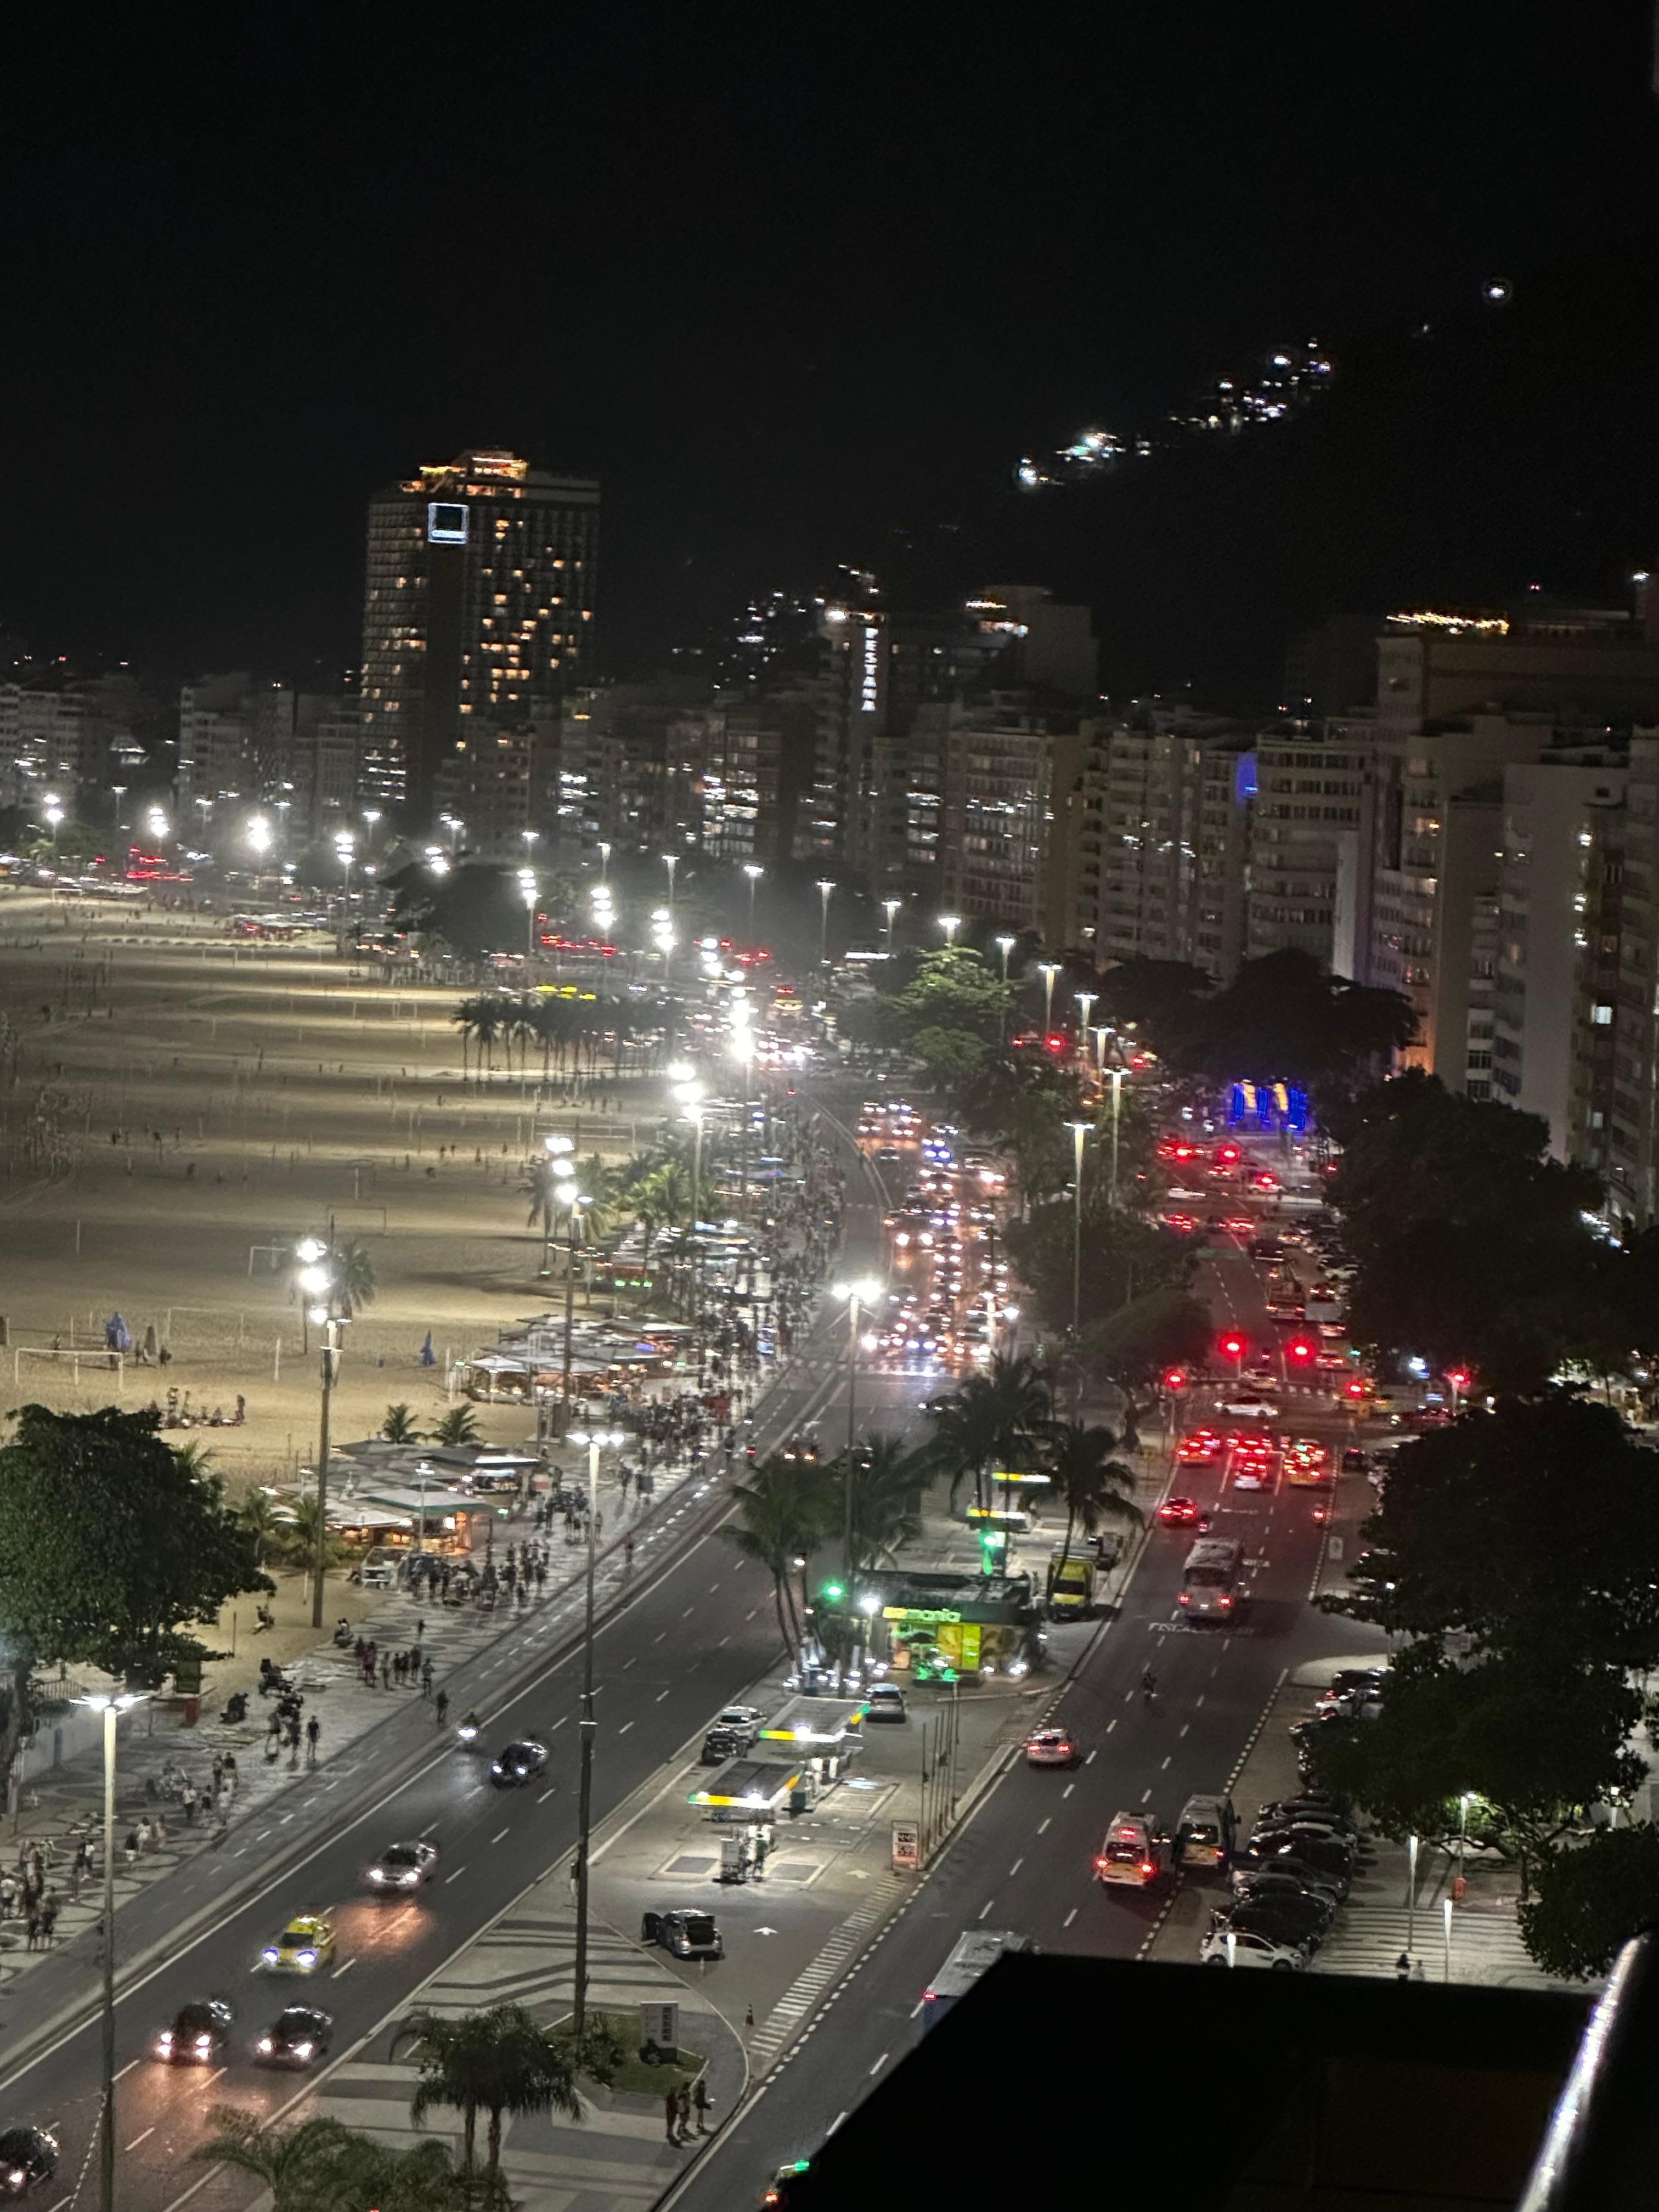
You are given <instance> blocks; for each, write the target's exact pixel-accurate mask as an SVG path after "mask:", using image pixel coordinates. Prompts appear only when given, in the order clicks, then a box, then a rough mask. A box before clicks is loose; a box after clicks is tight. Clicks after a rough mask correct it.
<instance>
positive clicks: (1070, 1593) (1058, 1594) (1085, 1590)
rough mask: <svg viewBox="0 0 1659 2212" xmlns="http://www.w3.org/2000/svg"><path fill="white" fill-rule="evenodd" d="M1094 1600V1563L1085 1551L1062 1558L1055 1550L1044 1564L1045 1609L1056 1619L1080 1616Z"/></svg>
mask: <svg viewBox="0 0 1659 2212" xmlns="http://www.w3.org/2000/svg"><path fill="white" fill-rule="evenodd" d="M1094 1601H1095V1563H1094V1561H1093V1559H1091V1558H1090V1556H1089V1554H1088V1553H1086V1552H1071V1553H1067V1554H1066V1557H1065V1558H1064V1559H1061V1557H1060V1552H1059V1551H1056V1552H1055V1553H1054V1556H1053V1558H1052V1559H1050V1561H1049V1564H1048V1611H1049V1613H1050V1614H1051V1615H1052V1616H1053V1617H1054V1620H1082V1619H1083V1618H1084V1616H1085V1614H1086V1613H1088V1612H1089V1611H1090V1610H1091V1607H1093V1605H1094Z"/></svg>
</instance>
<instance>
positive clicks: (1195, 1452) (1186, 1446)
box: [1176, 1429, 1221, 1467]
mask: <svg viewBox="0 0 1659 2212" xmlns="http://www.w3.org/2000/svg"><path fill="white" fill-rule="evenodd" d="M1220 1450H1221V1439H1220V1437H1218V1436H1217V1434H1216V1433H1215V1431H1214V1430H1213V1429H1194V1430H1193V1431H1192V1432H1191V1434H1190V1435H1188V1436H1184V1437H1182V1439H1181V1443H1180V1445H1179V1446H1178V1448H1177V1449H1176V1458H1177V1459H1178V1460H1179V1461H1180V1462H1181V1464H1182V1466H1183V1467H1208V1466H1209V1465H1210V1464H1211V1462H1212V1461H1213V1460H1214V1459H1216V1458H1217V1457H1218V1455H1219V1454H1220Z"/></svg>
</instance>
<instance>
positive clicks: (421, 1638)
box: [415, 1613, 426, 1644]
mask: <svg viewBox="0 0 1659 2212" xmlns="http://www.w3.org/2000/svg"><path fill="white" fill-rule="evenodd" d="M425 1640H426V1615H425V1614H424V1613H416V1616H415V1641H416V1643H417V1644H422V1643H424V1642H425Z"/></svg>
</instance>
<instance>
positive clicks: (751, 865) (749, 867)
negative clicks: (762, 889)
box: [743, 860, 766, 938]
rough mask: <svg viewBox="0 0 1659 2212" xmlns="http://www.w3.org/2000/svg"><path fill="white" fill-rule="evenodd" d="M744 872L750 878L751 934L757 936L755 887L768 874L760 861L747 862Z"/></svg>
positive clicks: (745, 862)
mask: <svg viewBox="0 0 1659 2212" xmlns="http://www.w3.org/2000/svg"><path fill="white" fill-rule="evenodd" d="M743 872H744V875H745V876H747V877H748V878H749V934H750V937H751V938H752V937H753V935H754V934H755V886H756V884H757V883H758V882H759V881H760V879H761V878H762V877H763V875H764V874H765V873H766V871H765V869H764V868H763V867H762V866H761V864H760V862H759V861H758V860H745V861H744V864H743Z"/></svg>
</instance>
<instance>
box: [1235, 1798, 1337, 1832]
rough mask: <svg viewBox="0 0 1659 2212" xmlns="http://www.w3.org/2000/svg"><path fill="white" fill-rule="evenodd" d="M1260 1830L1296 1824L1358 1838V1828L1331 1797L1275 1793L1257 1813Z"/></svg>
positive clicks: (1256, 1823) (1257, 1824)
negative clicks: (1284, 1795)
mask: <svg viewBox="0 0 1659 2212" xmlns="http://www.w3.org/2000/svg"><path fill="white" fill-rule="evenodd" d="M1255 1825H1256V1829H1257V1831H1258V1832H1260V1833H1265V1832H1267V1829H1269V1828H1284V1827H1295V1826H1298V1825H1299V1826H1304V1827H1310V1828H1330V1829H1332V1830H1334V1832H1335V1833H1336V1834H1338V1835H1339V1836H1352V1837H1353V1838H1355V1839H1356V1841H1357V1840H1358V1834H1359V1831H1358V1828H1356V1827H1355V1826H1354V1824H1353V1822H1352V1820H1350V1819H1349V1818H1348V1815H1347V1814H1346V1813H1345V1812H1344V1811H1343V1810H1342V1808H1341V1807H1340V1805H1336V1804H1334V1803H1333V1802H1332V1801H1331V1800H1330V1799H1329V1798H1328V1797H1316V1796H1306V1797H1275V1798H1274V1799H1273V1802H1272V1803H1271V1804H1267V1805H1264V1806H1263V1807H1262V1808H1261V1811H1260V1812H1259V1813H1258V1814H1256V1816H1255Z"/></svg>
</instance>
